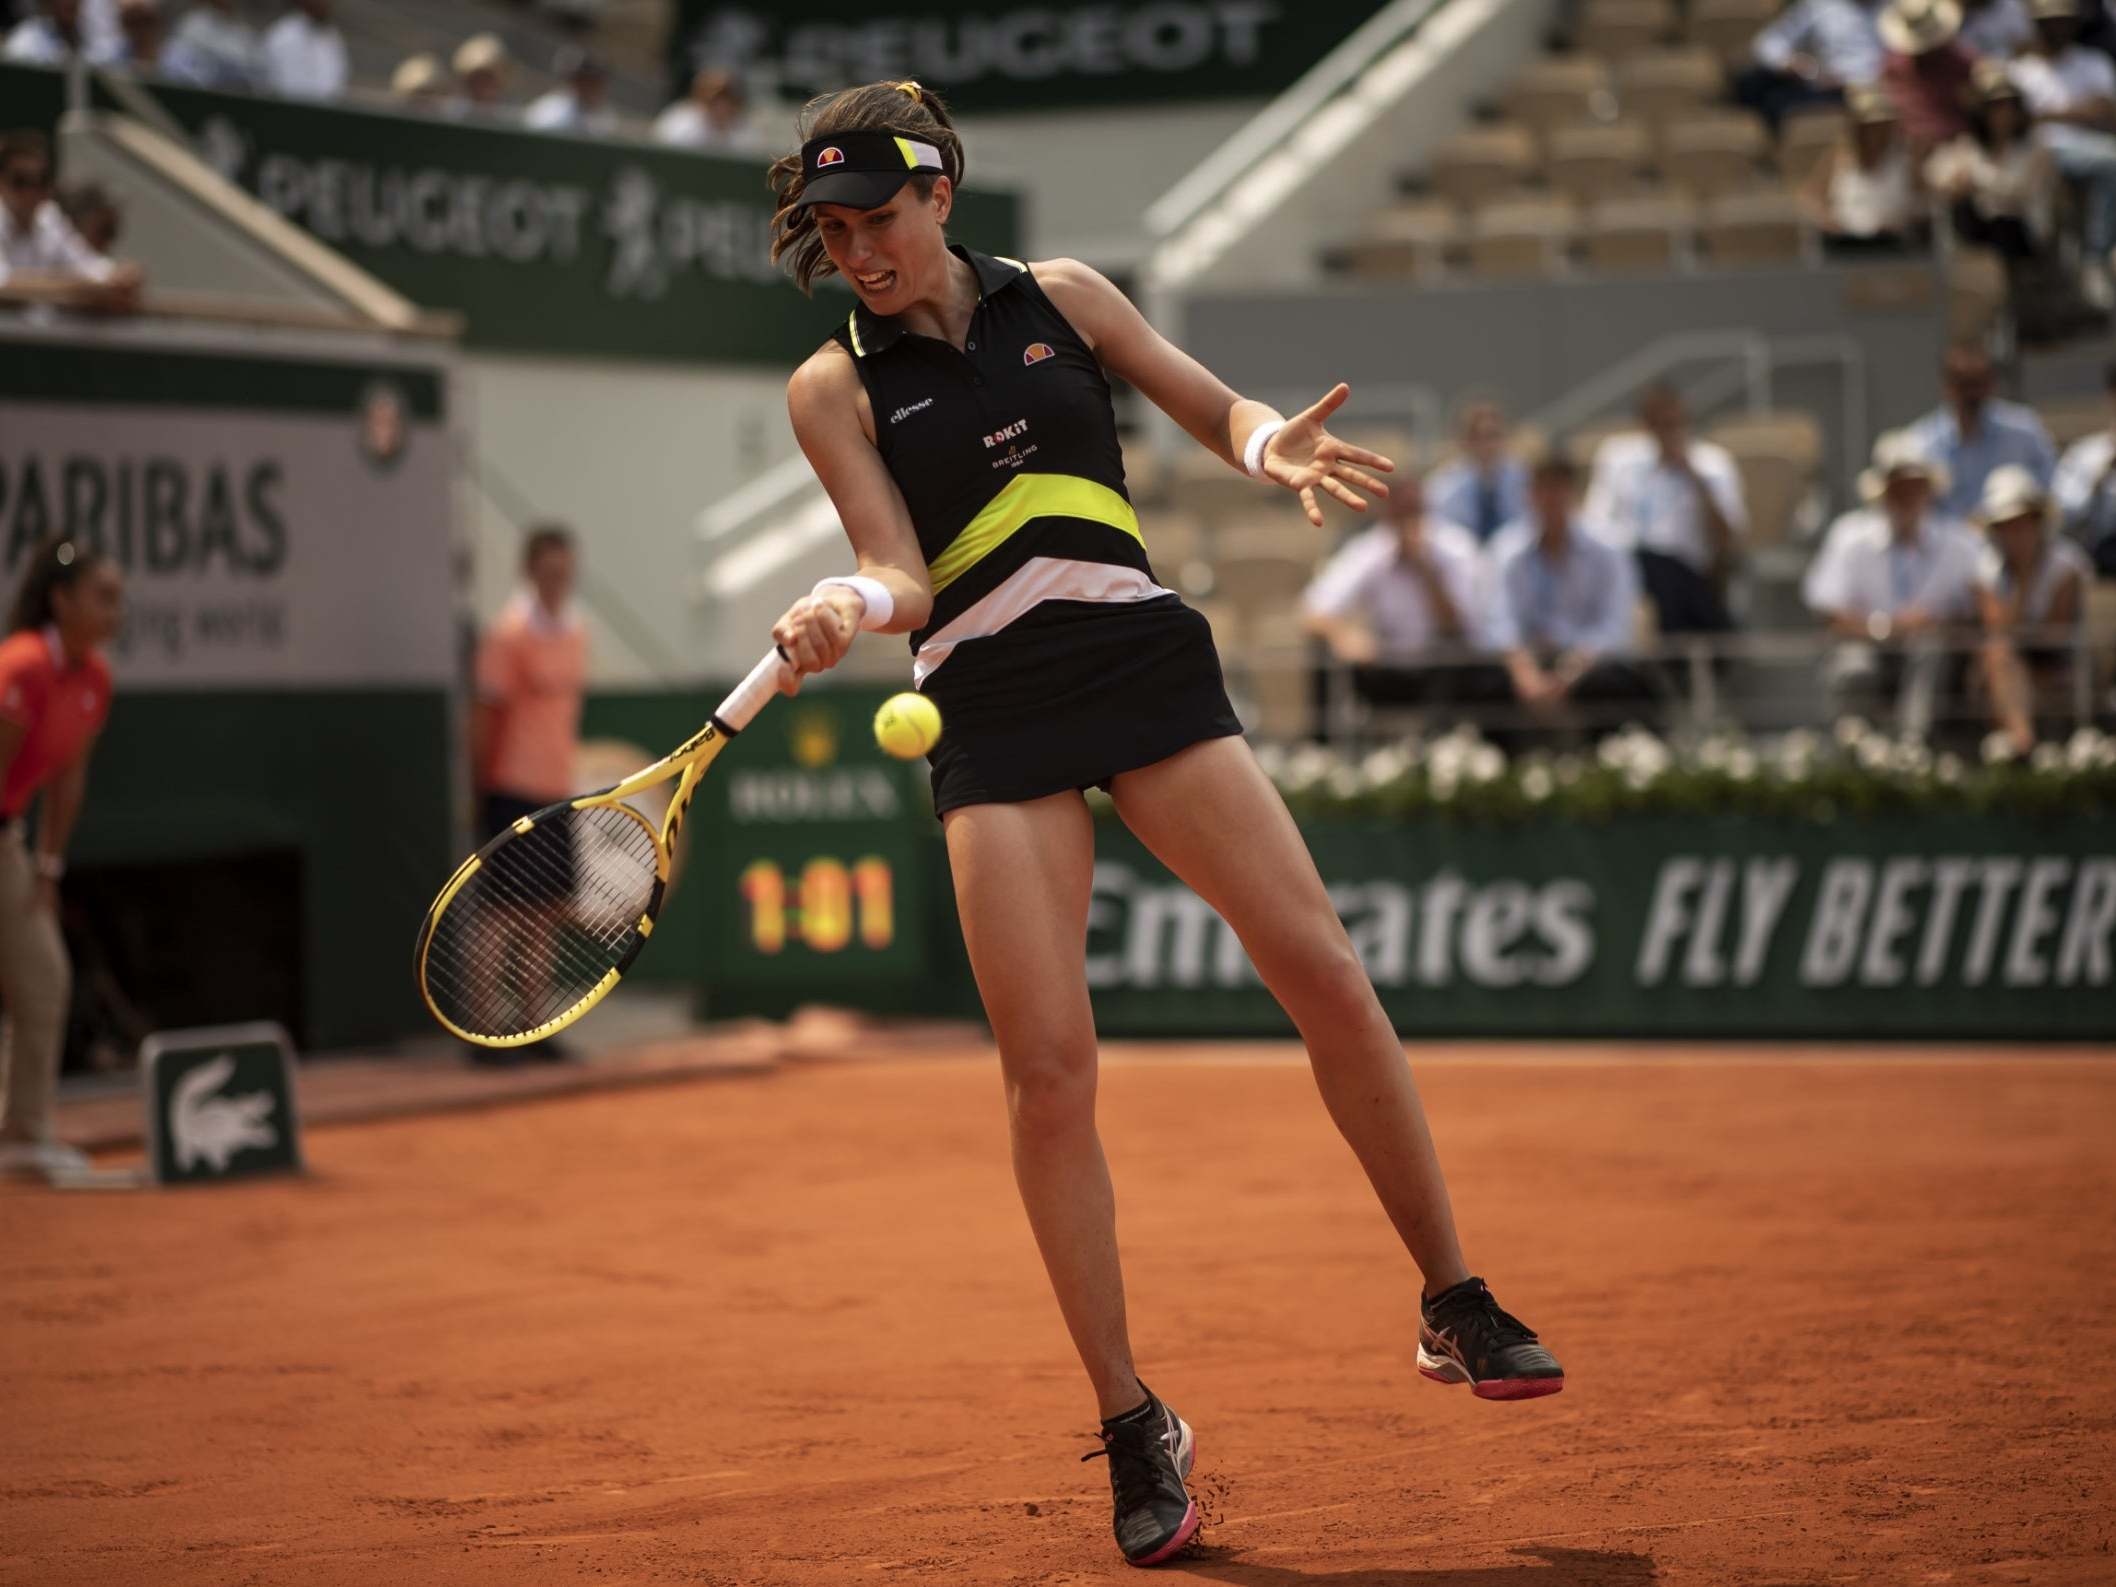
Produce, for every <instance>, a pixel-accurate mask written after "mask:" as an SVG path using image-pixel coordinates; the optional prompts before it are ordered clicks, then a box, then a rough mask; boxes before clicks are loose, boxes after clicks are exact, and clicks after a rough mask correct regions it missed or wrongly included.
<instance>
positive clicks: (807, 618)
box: [771, 585, 863, 694]
mask: <svg viewBox="0 0 2116 1587" xmlns="http://www.w3.org/2000/svg"><path fill="white" fill-rule="evenodd" d="M862 609H863V603H862V602H861V600H860V596H859V592H858V591H857V590H849V589H846V588H844V587H843V586H841V585H833V586H831V587H830V588H828V589H826V590H825V591H824V593H823V594H821V595H804V596H802V597H801V598H800V599H799V600H798V601H795V602H794V603H793V605H791V606H789V607H787V608H786V615H785V616H784V617H782V618H780V619H779V620H778V621H777V622H776V623H773V624H772V625H771V637H772V639H773V640H774V641H775V642H776V643H777V644H778V647H779V650H780V653H781V654H782V655H784V656H785V657H786V659H787V662H788V663H789V664H790V667H791V670H790V671H789V672H787V673H785V674H783V675H782V678H781V681H780V684H779V687H780V689H781V691H782V692H784V693H786V694H799V693H800V692H801V680H802V679H803V678H804V677H806V676H807V675H808V674H809V673H811V672H828V671H829V670H830V669H831V668H832V667H835V666H836V665H837V664H838V663H839V662H841V661H843V660H844V659H845V652H846V651H848V650H850V649H851V648H852V641H853V638H854V636H855V635H857V634H858V633H859V631H860V617H861V615H862Z"/></svg>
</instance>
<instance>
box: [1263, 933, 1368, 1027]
mask: <svg viewBox="0 0 2116 1587" xmlns="http://www.w3.org/2000/svg"><path fill="white" fill-rule="evenodd" d="M1288 958H1289V962H1288V963H1287V965H1286V966H1285V969H1284V971H1283V973H1282V974H1281V976H1280V977H1279V981H1280V983H1281V984H1282V985H1283V988H1284V990H1283V991H1282V992H1281V993H1280V997H1281V1000H1282V1001H1283V1002H1284V1003H1285V1004H1286V1008H1287V1012H1288V1013H1290V1014H1292V1015H1293V1016H1294V1018H1295V1020H1297V1021H1299V1022H1300V1023H1302V1024H1306V1023H1307V1022H1308V1021H1309V1020H1326V1021H1331V1022H1333V1023H1335V1024H1338V1025H1344V1024H1350V1023H1352V1022H1354V1021H1356V1020H1358V1019H1359V1018H1360V1017H1361V1016H1362V1015H1364V1014H1365V1013H1366V1012H1367V1009H1368V1007H1369V1006H1370V1005H1371V1004H1372V1003H1373V1001H1374V984H1373V982H1372V981H1371V980H1370V979H1368V976H1367V967H1366V966H1365V965H1364V964H1362V963H1361V962H1360V958H1359V955H1358V954H1357V953H1356V952H1354V951H1353V949H1352V944H1351V943H1350V942H1348V941H1347V940H1346V939H1345V936H1344V933H1343V932H1330V933H1326V934H1324V935H1323V936H1322V937H1321V939H1320V940H1318V941H1314V942H1310V943H1307V944H1304V945H1303V946H1302V947H1301V949H1300V950H1299V952H1298V953H1296V954H1292V955H1289V956H1288Z"/></svg>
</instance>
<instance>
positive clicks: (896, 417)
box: [889, 397, 933, 424]
mask: <svg viewBox="0 0 2116 1587" xmlns="http://www.w3.org/2000/svg"><path fill="white" fill-rule="evenodd" d="M932 406H933V399H932V398H931V397H927V398H925V399H923V400H922V401H919V402H907V403H905V404H904V405H903V406H902V407H901V408H898V409H897V410H896V412H894V413H892V414H890V415H889V422H890V423H891V424H902V423H903V422H904V421H905V420H906V419H908V418H910V417H911V415H912V414H914V413H924V412H925V411H926V410H927V409H928V408H930V407H932Z"/></svg>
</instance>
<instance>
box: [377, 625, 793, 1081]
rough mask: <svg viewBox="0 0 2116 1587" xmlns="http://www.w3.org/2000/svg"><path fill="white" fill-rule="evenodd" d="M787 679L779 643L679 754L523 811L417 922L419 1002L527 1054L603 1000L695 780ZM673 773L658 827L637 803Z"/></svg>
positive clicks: (646, 922)
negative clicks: (422, 1000)
mask: <svg viewBox="0 0 2116 1587" xmlns="http://www.w3.org/2000/svg"><path fill="white" fill-rule="evenodd" d="M786 670H787V663H786V659H785V657H784V656H783V655H782V654H781V653H780V652H779V651H778V650H777V649H776V648H774V650H773V651H772V653H771V654H770V655H768V656H766V657H765V658H764V659H763V660H762V661H760V662H758V663H757V665H756V666H755V667H753V668H752V669H751V670H750V674H749V676H748V677H747V678H744V679H743V680H742V682H741V684H740V685H739V686H738V687H737V688H736V690H735V692H734V693H732V694H730V695H729V696H728V697H727V698H726V699H725V700H722V701H721V702H720V708H719V709H718V710H717V711H715V712H713V714H712V717H711V719H710V720H709V721H708V722H707V723H706V725H705V726H704V727H702V728H700V729H699V730H698V731H697V732H696V733H694V734H692V735H691V737H689V738H688V739H686V740H684V742H683V743H681V744H680V745H678V746H677V747H676V749H675V750H674V751H673V752H672V753H670V754H669V755H667V756H665V757H663V758H662V759H660V760H658V761H656V762H654V764H653V765H651V766H649V767H647V768H646V769H645V770H644V771H639V772H635V773H633V774H632V775H631V776H629V777H627V778H625V780H624V781H622V782H620V783H615V784H613V785H611V786H610V787H608V788H604V789H600V790H598V791H597V792H595V793H588V794H582V795H580V796H579V797H578V798H575V799H566V800H562V801H560V802H559V803H557V804H554V805H546V806H545V807H544V808H543V809H541V810H539V811H537V812H535V813H534V814H533V815H526V816H523V817H522V818H521V819H520V820H519V821H516V822H515V823H514V824H513V825H512V826H510V827H508V828H507V830H506V831H504V832H502V833H501V834H500V835H499V836H498V837H496V838H494V839H493V840H492V841H491V842H489V843H487V844H486V845H485V846H484V847H483V848H481V849H479V850H478V851H477V853H475V854H473V855H471V856H470V858H469V859H467V860H465V861H464V862H463V863H462V864H461V865H459V866H457V867H456V870H455V874H454V875H453V876H451V877H449V878H448V885H447V886H445V887H443V888H442V889H441V893H440V896H439V897H438V898H436V899H435V900H434V901H433V904H432V905H431V906H430V907H429V908H428V909H427V911H426V918H425V920H424V921H422V922H421V923H420V926H419V945H418V950H417V955H416V961H415V962H416V965H417V970H418V977H419V995H420V996H421V997H423V998H425V999H426V1006H427V1008H429V1009H430V1010H432V1012H433V1016H434V1018H435V1019H437V1020H439V1021H440V1022H441V1024H442V1025H443V1026H444V1027H445V1028H446V1029H448V1030H449V1031H450V1032H452V1033H453V1034H455V1035H457V1036H460V1037H462V1038H463V1040H465V1041H468V1042H476V1043H477V1044H478V1045H479V1046H481V1047H520V1046H523V1045H525V1044H527V1043H529V1042H533V1041H541V1040H543V1039H544V1038H545V1037H546V1036H549V1035H552V1034H553V1033H554V1032H557V1031H561V1030H564V1029H565V1028H566V1027H567V1026H568V1025H570V1024H572V1023H573V1022H574V1021H575V1020H577V1019H579V1018H580V1017H581V1016H582V1015H583V1014H585V1013H587V1012H588V1010H589V1009H591V1008H593V1007H594V1006H595V1005H596V1004H597V1003H600V1002H601V1001H602V1000H603V999H604V998H605V997H607V996H609V995H610V989H611V988H612V987H614V986H615V985H616V984H617V982H618V978H619V977H621V976H622V975H623V974H624V973H625V971H626V970H628V969H629V968H631V964H632V961H633V960H634V959H636V958H637V957H639V950H640V949H641V948H644V947H645V946H646V944H647V938H648V937H650V936H652V935H653V932H654V920H655V917H656V916H658V915H659V914H660V913H661V906H662V903H663V900H664V899H665V898H666V897H667V895H668V886H669V867H670V865H671V863H672V862H673V860H674V854H675V846H676V835H677V833H678V831H679V830H680V829H681V828H682V825H683V813H684V811H685V809H686V808H688V807H689V805H690V802H691V795H692V794H694V793H695V792H697V789H698V782H699V779H700V778H702V777H703V776H704V775H705V771H706V768H707V767H708V766H710V765H712V763H713V761H714V760H715V759H716V758H717V757H718V755H719V754H720V751H721V750H723V749H725V748H726V747H727V741H728V740H729V739H731V738H733V737H734V736H735V735H736V734H737V733H739V732H741V731H742V729H743V728H745V727H747V726H749V723H750V720H751V718H753V717H754V716H755V715H756V714H757V712H758V711H759V710H761V709H762V708H763V706H764V702H765V701H767V700H769V699H770V698H771V697H772V695H774V694H775V693H777V692H778V688H779V680H780V678H781V676H782V675H783V674H784V673H785V672H786ZM671 777H676V778H678V779H679V781H678V782H677V784H676V790H675V792H674V794H673V795H671V796H670V799H669V802H668V808H667V810H666V811H665V812H663V813H662V814H661V817H660V820H659V822H658V823H657V822H656V821H655V820H653V819H651V818H650V816H648V815H646V814H643V813H641V812H640V811H639V810H638V809H636V808H635V807H634V806H633V805H632V804H631V803H630V802H629V801H630V800H631V799H632V798H633V797H634V796H635V795H637V794H639V793H641V792H642V791H644V790H646V789H649V788H653V787H655V786H656V785H657V784H660V783H662V782H665V781H666V780H667V779H669V778H671Z"/></svg>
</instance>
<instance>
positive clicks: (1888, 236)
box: [1800, 88, 1925, 254]
mask: <svg viewBox="0 0 2116 1587" xmlns="http://www.w3.org/2000/svg"><path fill="white" fill-rule="evenodd" d="M1800 200H1801V207H1802V208H1803V209H1804V210H1805V211H1806V212H1807V217H1808V219H1809V220H1810V221H1811V222H1812V223H1813V224H1814V226H1815V229H1816V230H1817V231H1819V232H1821V233H1822V246H1823V248H1824V249H1825V250H1826V251H1827V252H1830V253H1833V254H1872V253H1884V254H1885V253H1903V252H1906V251H1908V250H1909V249H1910V248H1912V247H1914V246H1917V245H1919V244H1921V243H1922V242H1923V241H1924V226H1925V195H1924V192H1923V190H1922V188H1921V186H1920V184H1919V180H1918V162H1917V161H1916V160H1914V159H1912V158H1911V154H1910V145H1909V144H1908V143H1907V142H1905V141H1904V138H1903V128H1902V123H1901V121H1900V120H1899V119H1898V118H1897V116H1896V107H1895V102H1894V101H1893V100H1891V99H1890V98H1889V97H1888V95H1886V94H1884V93H1882V92H1881V91H1880V90H1879V89H1877V88H1857V89H1854V90H1852V93H1851V96H1850V98H1848V99H1847V100H1846V101H1845V104H1844V136H1843V137H1842V138H1840V139H1839V140H1838V141H1837V142H1836V144H1835V145H1833V146H1832V147H1831V149H1830V151H1829V153H1828V154H1827V155H1826V156H1825V157H1824V158H1823V159H1822V160H1820V161H1819V162H1817V164H1816V166H1815V169H1814V170H1813V171H1812V172H1810V173H1809V175H1808V179H1807V181H1806V182H1805V183H1804V184H1803V185H1802V187H1801V190H1800Z"/></svg>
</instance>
